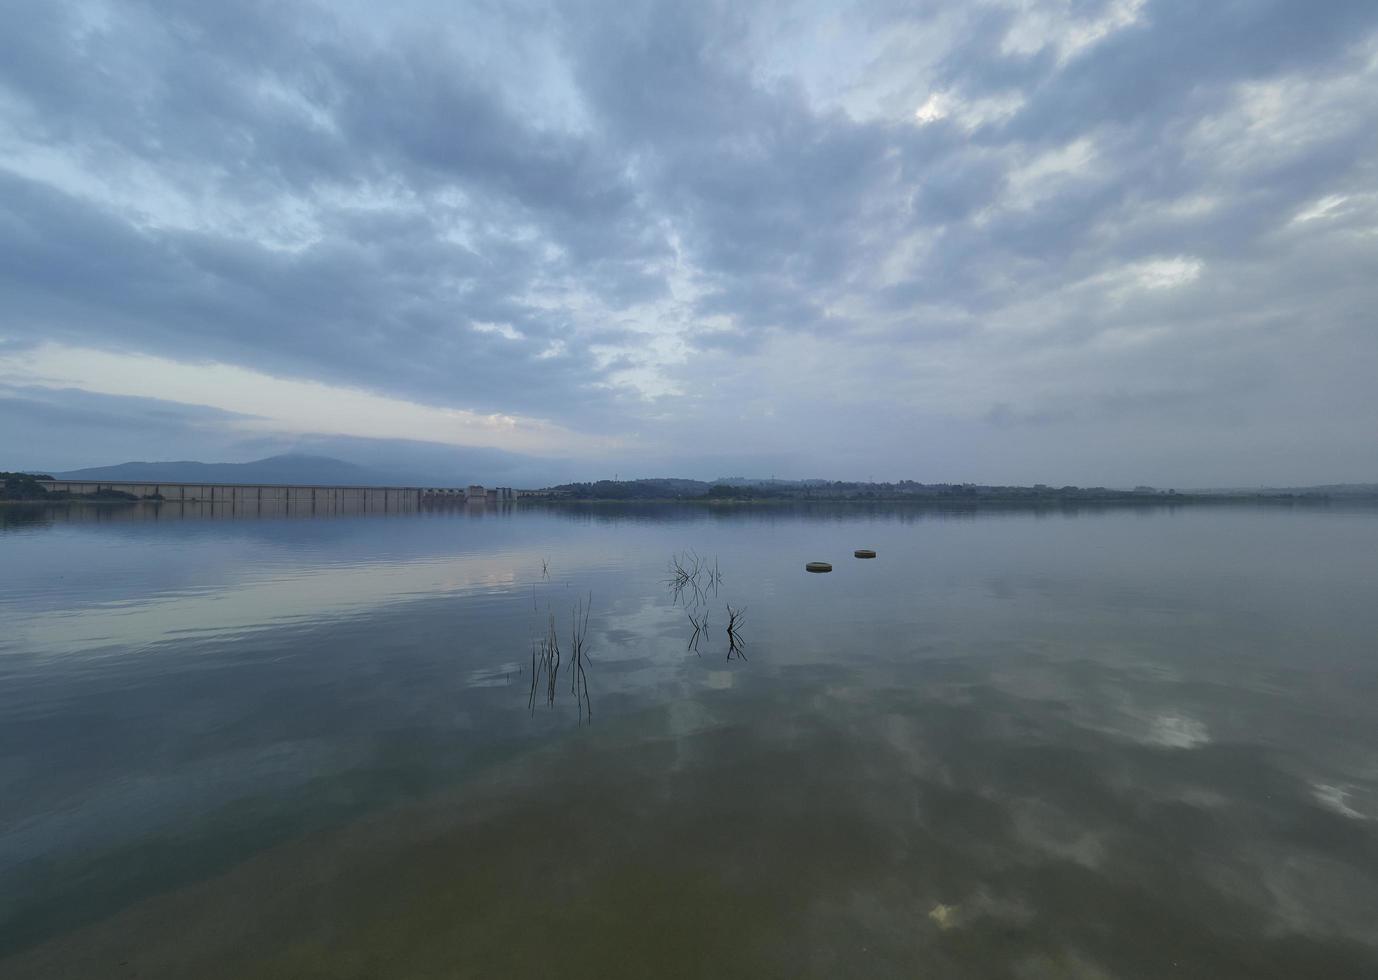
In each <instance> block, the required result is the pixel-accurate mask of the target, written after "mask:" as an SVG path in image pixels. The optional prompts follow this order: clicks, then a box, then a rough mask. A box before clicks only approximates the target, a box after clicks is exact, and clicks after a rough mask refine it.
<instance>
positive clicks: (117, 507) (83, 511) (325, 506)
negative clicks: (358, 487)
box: [0, 493, 463, 527]
mask: <svg viewBox="0 0 1378 980" xmlns="http://www.w3.org/2000/svg"><path fill="white" fill-rule="evenodd" d="M445 506H447V505H444V504H431V503H426V504H420V505H418V504H417V502H416V497H415V495H414V494H413V495H407V494H389V495H385V494H374V495H369V496H367V497H365V496H359V497H345V496H335V495H327V494H325V493H322V494H320V495H319V496H318V497H317V498H316V499H314V500H313V499H311V498H310V497H305V498H302V499H297V498H293V499H291V500H283V499H278V500H271V499H268V500H257V499H253V498H249V499H245V500H234V501H223V502H222V501H215V502H214V503H212V502H211V501H208V500H201V501H197V500H188V501H182V500H165V501H161V502H158V501H143V502H139V503H114V504H91V503H83V502H70V503H56V504H42V503H39V504H11V505H7V506H5V507H0V527H16V526H20V525H24V524H94V523H108V522H120V521H167V520H179V519H195V520H202V519H205V520H209V519H215V518H260V517H262V518H273V517H350V516H357V515H361V514H415V513H417V512H418V511H420V510H424V509H439V508H443V507H445ZM448 506H455V505H448ZM459 506H463V504H462V503H461V504H460V505H459Z"/></svg>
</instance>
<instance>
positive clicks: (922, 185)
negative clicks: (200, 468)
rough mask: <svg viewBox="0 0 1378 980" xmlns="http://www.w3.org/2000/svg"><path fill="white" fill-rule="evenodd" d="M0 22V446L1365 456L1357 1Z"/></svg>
mask: <svg viewBox="0 0 1378 980" xmlns="http://www.w3.org/2000/svg"><path fill="white" fill-rule="evenodd" d="M0 18H2V19H3V22H2V23H0V469H7V468H20V467H23V468H48V469H66V468H71V467H76V466H82V465H96V464H107V463H115V462H120V461H122V460H127V459H176V458H195V459H205V460H242V459H251V458H255V457H258V456H262V455H267V454H268V453H269V452H272V451H282V450H286V449H293V448H297V449H302V448H306V449H321V448H326V449H331V448H334V449H338V450H341V453H340V454H346V452H345V451H347V450H348V449H349V448H350V447H355V448H360V447H373V448H374V449H377V448H378V447H388V446H393V447H402V448H405V447H408V446H410V447H413V448H415V449H417V450H418V451H419V450H423V449H424V450H426V451H427V452H429V453H431V454H432V457H433V456H434V454H435V453H441V454H442V455H443V453H445V452H449V451H450V449H451V447H477V448H478V449H480V450H483V451H485V452H491V450H505V451H507V452H510V453H516V454H522V455H524V456H530V457H533V458H535V459H538V460H550V461H554V462H552V463H551V464H550V470H551V473H552V474H555V473H556V472H558V475H560V476H563V477H568V476H580V477H585V478H588V477H601V476H611V475H612V474H613V473H614V472H618V473H620V474H621V475H622V476H623V477H627V476H643V475H644V476H651V475H684V476H698V477H705V478H711V477H713V476H717V475H735V474H744V475H767V476H768V475H771V474H775V475H778V476H796V477H797V476H825V477H836V478H847V477H851V478H862V479H864V478H867V477H874V478H876V479H891V478H902V477H908V478H913V479H918V480H925V481H943V480H959V481H960V480H972V481H978V482H1018V483H1033V482H1049V483H1057V484H1061V483H1079V484H1106V485H1133V484H1137V483H1150V484H1156V485H1163V486H1169V485H1176V486H1203V485H1245V484H1258V483H1270V484H1287V483H1303V482H1331V481H1342V480H1350V481H1359V480H1363V481H1372V480H1378V94H1376V93H1378V3H1374V2H1373V0H1355V2H1346V0H1321V2H1316V0H1233V2H1232V0H1212V2H1209V3H1203V2H1200V0H989V2H975V0H932V2H906V3H899V2H896V3H890V2H885V0H876V2H861V3H856V4H843V3H792V2H765V3H759V4H752V5H748V4H743V3H723V4H714V3H700V2H693V3H655V2H650V3H641V2H637V0H616V2H606V3H579V2H569V3H558V4H547V3H539V2H533V3H523V2H511V0H502V2H497V0H494V2H477V3H468V4H461V3H454V2H439V0H434V2H390V3H386V4H382V3H374V2H364V0H360V2H353V3H347V2H330V3H319V4H312V3H295V4H293V3H281V2H263V3H248V2H244V3H238V2H227V3H205V2H201V0H187V2H163V3H141V2H137V0H118V2H108V3H107V2H99V0H95V2H65V0H0ZM399 440H405V442H403V441H399ZM427 444H428V445H427ZM399 451H400V450H399ZM454 451H455V452H456V453H463V452H464V451H466V450H463V449H460V448H455V449H454ZM457 458H460V457H457ZM464 458H469V457H464ZM6 464H8V465H6ZM484 475H485V474H483V473H475V474H473V477H474V478H475V479H482V478H483V477H484Z"/></svg>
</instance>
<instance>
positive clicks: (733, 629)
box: [727, 605, 746, 660]
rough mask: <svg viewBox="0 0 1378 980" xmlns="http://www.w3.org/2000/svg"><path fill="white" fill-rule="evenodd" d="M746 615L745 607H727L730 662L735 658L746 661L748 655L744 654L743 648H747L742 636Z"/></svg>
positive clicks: (728, 655) (728, 656) (728, 657)
mask: <svg viewBox="0 0 1378 980" xmlns="http://www.w3.org/2000/svg"><path fill="white" fill-rule="evenodd" d="M745 615H746V607H745V606H743V607H742V608H740V609H733V608H732V607H731V606H730V605H729V606H728V607H727V659H728V660H731V659H732V658H733V657H736V658H737V659H738V660H745V659H746V654H745V653H743V652H742V648H743V647H745V646H746V642H745V641H744V640H743V639H742V634H741V625H742V620H743V619H744V618H745Z"/></svg>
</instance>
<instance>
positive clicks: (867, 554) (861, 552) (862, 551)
mask: <svg viewBox="0 0 1378 980" xmlns="http://www.w3.org/2000/svg"><path fill="white" fill-rule="evenodd" d="M852 554H854V555H856V556H857V557H858V558H874V557H875V556H876V553H875V552H874V551H872V550H871V549H870V548H858V549H857V550H856V551H853V552H852Z"/></svg>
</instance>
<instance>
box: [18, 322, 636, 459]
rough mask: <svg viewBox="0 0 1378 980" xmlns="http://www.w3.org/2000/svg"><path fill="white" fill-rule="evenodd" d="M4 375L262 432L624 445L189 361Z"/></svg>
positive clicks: (76, 352) (33, 361)
mask: <svg viewBox="0 0 1378 980" xmlns="http://www.w3.org/2000/svg"><path fill="white" fill-rule="evenodd" d="M0 378H3V379H4V380H6V381H7V382H9V383H11V384H20V385H35V386H38V387H45V388H80V389H83V390H85V391H92V392H97V393H99V394H105V395H125V396H134V397H140V398H158V399H162V400H165V401H171V402H181V403H183V404H187V405H201V406H207V407H210V408H218V409H221V410H222V411H226V412H234V413H236V414H240V415H245V416H250V418H246V419H244V420H242V421H236V422H234V423H231V424H233V425H235V426H239V427H241V428H243V429H245V430H253V431H261V432H287V433H292V432H309V433H315V434H320V435H348V436H361V437H366V438H374V439H417V440H423V441H429V442H437V443H446V444H450V445H458V446H490V447H494V448H502V449H511V450H517V451H525V452H545V453H555V454H566V453H580V452H584V453H587V452H589V451H593V450H598V451H607V450H609V449H612V448H614V447H616V446H617V445H618V442H617V441H616V440H613V439H610V438H598V437H589V436H583V435H579V434H577V433H574V432H570V431H569V430H567V429H564V428H561V427H560V426H557V425H554V424H552V423H550V422H547V421H544V420H540V419H531V418H521V417H518V416H513V415H501V414H492V415H483V414H479V413H477V412H469V411H465V410H463V409H454V408H439V407H436V406H432V405H421V404H418V403H416V402H410V401H405V400H402V399H397V398H387V397H384V396H382V395H376V394H372V393H370V392H367V391H362V390H360V389H357V388H345V387H338V386H334V385H327V384H322V383H320V382H316V381H299V380H291V379H287V378H278V377H273V376H271V375H267V374H262V373H260V372H258V371H251V370H248V369H246V368H240V367H234V366H231V365H228V364H214V363H199V364H198V363H187V362H182V361H172V360H168V359H166V358H161V357H149V356H146V355H141V354H115V353H110V352H107V351H99V350H91V349H88V348H78V347H66V346H61V345H58V344H44V345H42V346H41V347H38V348H36V349H32V350H27V351H16V352H12V353H9V354H0Z"/></svg>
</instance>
